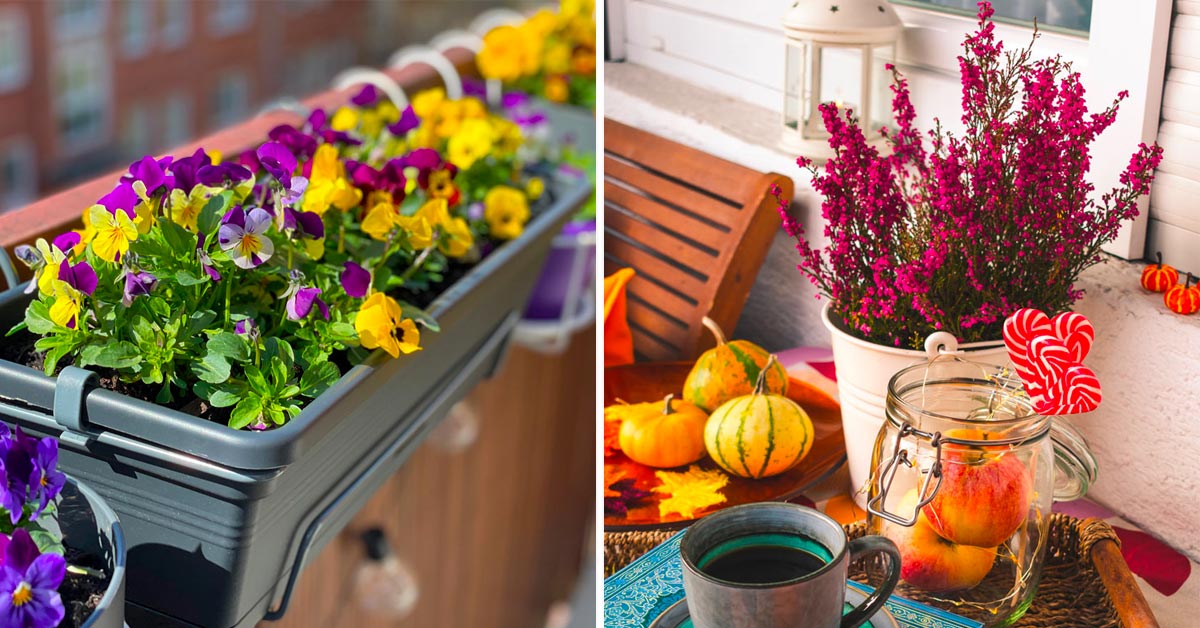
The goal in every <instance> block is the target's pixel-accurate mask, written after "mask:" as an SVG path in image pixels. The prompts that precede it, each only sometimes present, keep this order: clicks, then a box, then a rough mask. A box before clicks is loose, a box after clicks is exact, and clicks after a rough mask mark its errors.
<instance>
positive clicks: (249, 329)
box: [233, 318, 262, 344]
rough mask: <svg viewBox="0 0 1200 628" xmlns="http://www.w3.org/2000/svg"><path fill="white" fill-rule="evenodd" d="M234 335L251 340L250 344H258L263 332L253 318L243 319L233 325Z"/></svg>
mask: <svg viewBox="0 0 1200 628" xmlns="http://www.w3.org/2000/svg"><path fill="white" fill-rule="evenodd" d="M233 333H235V334H237V335H239V336H245V337H246V338H249V339H250V343H251V344H253V343H256V342H258V338H259V336H260V335H261V333H262V332H261V331H260V330H259V329H258V323H255V322H254V319H253V318H243V319H241V320H239V321H238V322H237V323H235V324H234V325H233Z"/></svg>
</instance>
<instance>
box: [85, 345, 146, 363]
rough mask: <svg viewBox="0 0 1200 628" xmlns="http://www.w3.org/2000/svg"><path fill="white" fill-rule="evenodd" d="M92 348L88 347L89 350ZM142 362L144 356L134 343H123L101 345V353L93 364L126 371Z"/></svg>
mask: <svg viewBox="0 0 1200 628" xmlns="http://www.w3.org/2000/svg"><path fill="white" fill-rule="evenodd" d="M92 346H95V345H92ZM91 348H92V347H91V346H89V347H88V349H91ZM85 352H86V350H85ZM141 361H142V354H141V352H140V351H138V348H137V347H136V346H134V345H133V343H130V342H125V341H121V342H112V343H108V344H104V345H101V346H100V352H99V353H98V354H97V355H96V356H95V360H94V361H93V362H92V364H95V365H96V366H103V367H105V368H110V369H124V368H130V367H132V366H136V365H137V364H138V363H139V362H141Z"/></svg>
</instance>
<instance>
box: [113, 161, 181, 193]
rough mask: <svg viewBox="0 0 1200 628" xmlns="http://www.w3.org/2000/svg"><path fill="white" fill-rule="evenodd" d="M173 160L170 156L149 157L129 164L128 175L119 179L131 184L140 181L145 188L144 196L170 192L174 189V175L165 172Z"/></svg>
mask: <svg viewBox="0 0 1200 628" xmlns="http://www.w3.org/2000/svg"><path fill="white" fill-rule="evenodd" d="M173 159H174V158H173V157H171V156H170V155H168V156H166V157H163V158H162V159H155V158H154V157H151V156H150V155H146V156H145V157H142V158H141V159H140V160H138V161H135V162H133V163H132V164H129V174H127V175H125V176H124V177H122V178H121V179H122V180H123V181H127V182H128V183H130V184H132V183H133V182H134V181H141V182H142V183H143V184H144V185H145V186H146V194H154V193H155V192H157V191H159V190H164V191H167V192H170V191H171V190H173V189H175V175H174V174H170V173H168V172H167V168H169V167H170V166H171V162H172V160H173Z"/></svg>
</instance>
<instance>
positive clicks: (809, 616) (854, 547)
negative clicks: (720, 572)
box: [679, 502, 900, 628]
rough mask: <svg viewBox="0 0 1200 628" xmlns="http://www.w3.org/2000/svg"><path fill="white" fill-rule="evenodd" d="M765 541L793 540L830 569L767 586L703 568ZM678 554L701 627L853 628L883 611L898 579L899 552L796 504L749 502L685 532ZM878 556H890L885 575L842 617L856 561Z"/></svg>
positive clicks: (690, 608)
mask: <svg viewBox="0 0 1200 628" xmlns="http://www.w3.org/2000/svg"><path fill="white" fill-rule="evenodd" d="M763 538H771V539H775V541H776V542H780V541H779V539H795V541H794V543H795V544H796V545H795V546H794V547H796V548H797V549H803V550H805V551H807V552H808V553H810V554H813V555H815V556H817V557H818V558H820V559H821V562H823V563H824V565H823V566H821V567H820V568H819V569H817V570H816V571H813V572H812V573H808V574H806V575H803V576H800V577H797V578H794V579H792V580H786V581H782V582H772V583H768V584H745V583H735V582H727V581H724V580H720V579H717V578H714V577H713V576H710V575H709V574H707V573H705V572H704V571H703V570H702V567H704V566H706V565H707V563H708V562H709V561H711V560H712V559H713V558H715V556H714V555H713V554H714V552H721V551H725V550H726V549H727V548H731V547H736V546H738V544H739V543H740V544H741V545H742V546H744V545H748V544H755V543H757V541H755V539H763ZM782 542H784V543H789V545H790V544H791V542H789V541H787V540H784V541H782ZM679 550H680V554H682V558H683V589H684V591H685V592H686V594H687V605H688V613H689V615H690V616H691V619H692V623H693V624H694V625H695V627H696V628H733V627H735V626H736V627H737V628H796V627H797V626H804V627H806V628H833V627H836V626H840V627H841V628H854V627H856V626H860V625H862V624H863V623H865V622H866V621H867V620H868V619H870V618H871V617H872V616H874V615H875V613H877V612H879V609H880V608H882V607H883V604H884V602H886V601H887V598H888V596H890V595H891V594H892V590H893V589H895V588H896V583H897V582H898V581H899V580H900V552H899V551H897V549H896V546H895V545H894V544H893V543H892V542H891V541H889V540H888V539H886V538H884V537H882V536H866V537H862V538H858V539H855V540H853V541H849V542H847V538H846V532H845V531H844V530H842V526H840V525H838V523H837V522H836V521H834V520H833V519H830V518H829V517H828V516H827V515H825V514H824V513H821V512H818V511H816V510H813V509H811V508H805V507H803V506H796V505H794V504H784V503H775V502H769V503H761V504H747V505H745V506H735V507H733V508H728V509H726V510H722V511H720V512H718V513H714V514H711V515H708V516H707V517H705V518H703V519H701V520H700V521H698V522H696V523H694V524H692V527H691V528H689V529H688V531H687V532H686V533H684V535H683V539H682V540H681V541H680V546H679ZM875 553H878V554H883V555H884V556H886V557H887V561H886V562H887V577H886V578H884V581H883V584H882V585H880V586H879V587H878V588H876V589H875V592H874V593H872V594H871V595H870V596H869V597H868V598H867V599H866V601H864V602H863V603H862V604H861V605H859V606H858V607H857V608H855V609H854V610H853V611H851V612H850V613H847V614H846V615H845V616H844V617H843V616H842V611H843V608H844V604H845V600H846V575H847V571H848V569H849V565H850V561H852V560H855V559H857V558H859V557H861V556H865V555H868V554H875Z"/></svg>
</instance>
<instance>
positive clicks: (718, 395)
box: [683, 316, 788, 412]
mask: <svg viewBox="0 0 1200 628" xmlns="http://www.w3.org/2000/svg"><path fill="white" fill-rule="evenodd" d="M702 322H703V323H704V326H705V327H707V328H708V330H709V331H711V332H712V334H713V336H716V338H717V346H715V347H713V348H712V349H709V350H708V351H705V352H704V353H703V354H701V355H700V358H699V359H697V360H696V364H695V366H693V367H692V372H691V373H688V376H687V380H685V381H684V382H683V398H684V399H686V400H688V401H690V402H692V403H694V404H696V405H697V406H700V408H702V409H703V410H704V411H705V412H712V411H713V410H714V409H715V408H716V407H717V406H719V405H721V404H723V403H725V402H726V401H729V400H730V399H733V398H734V397H741V396H743V395H748V394H750V392H751V391H753V390H754V383H755V382H756V381H758V376H759V373H760V371H762V370H763V369H764V367H765V368H766V371H767V378H766V383H765V388H764V390H765V391H766V392H771V393H778V394H780V395H786V394H787V387H788V374H787V369H785V368H783V365H782V364H779V363H778V362H771V366H765V365H767V364H768V353H767V350H766V349H763V348H762V347H760V346H758V345H756V344H754V343H752V342H750V341H748V340H731V341H728V342H726V341H725V333H724V332H722V331H721V328H720V327H718V326H717V323H716V322H715V321H713V319H711V318H709V317H707V316H705V317H704V318H703V319H702Z"/></svg>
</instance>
